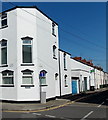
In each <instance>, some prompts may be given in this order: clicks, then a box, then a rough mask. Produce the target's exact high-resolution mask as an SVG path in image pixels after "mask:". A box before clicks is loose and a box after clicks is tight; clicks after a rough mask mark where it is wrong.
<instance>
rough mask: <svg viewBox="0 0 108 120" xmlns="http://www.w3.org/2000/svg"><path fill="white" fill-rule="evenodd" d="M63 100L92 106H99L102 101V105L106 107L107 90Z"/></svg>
mask: <svg viewBox="0 0 108 120" xmlns="http://www.w3.org/2000/svg"><path fill="white" fill-rule="evenodd" d="M63 98H64V99H68V100H71V101H76V102H83V103H92V104H101V103H102V102H103V101H104V104H103V105H106V106H108V90H106V91H103V92H95V93H81V94H77V95H70V96H66V97H63ZM80 98H82V99H80Z"/></svg>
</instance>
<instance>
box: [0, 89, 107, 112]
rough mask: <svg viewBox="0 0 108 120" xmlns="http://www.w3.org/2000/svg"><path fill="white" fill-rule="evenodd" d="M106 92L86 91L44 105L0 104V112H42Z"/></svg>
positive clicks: (99, 90)
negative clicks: (0, 107)
mask: <svg viewBox="0 0 108 120" xmlns="http://www.w3.org/2000/svg"><path fill="white" fill-rule="evenodd" d="M105 90H108V88H103V89H98V90H95V91H87V92H85V93H80V94H77V95H70V96H66V97H62V98H60V99H55V100H50V101H48V102H46V103H43V104H42V103H10V102H0V105H2V111H37V112H38V111H43V110H45V109H48V110H49V109H54V108H59V107H63V106H65V105H68V104H72V103H74V102H76V101H78V100H80V99H84V98H86V97H88V96H91V95H93V94H96V93H99V92H101V91H105Z"/></svg>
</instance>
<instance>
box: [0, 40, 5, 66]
mask: <svg viewBox="0 0 108 120" xmlns="http://www.w3.org/2000/svg"><path fill="white" fill-rule="evenodd" d="M0 43H1V64H2V65H6V64H7V40H4V39H2V40H1V42H0Z"/></svg>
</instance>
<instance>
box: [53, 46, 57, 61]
mask: <svg viewBox="0 0 108 120" xmlns="http://www.w3.org/2000/svg"><path fill="white" fill-rule="evenodd" d="M53 58H54V59H57V47H56V46H55V45H53Z"/></svg>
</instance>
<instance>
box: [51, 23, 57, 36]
mask: <svg viewBox="0 0 108 120" xmlns="http://www.w3.org/2000/svg"><path fill="white" fill-rule="evenodd" d="M55 27H56V24H55V23H54V22H53V21H52V35H54V36H55V37H56V31H55Z"/></svg>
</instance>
